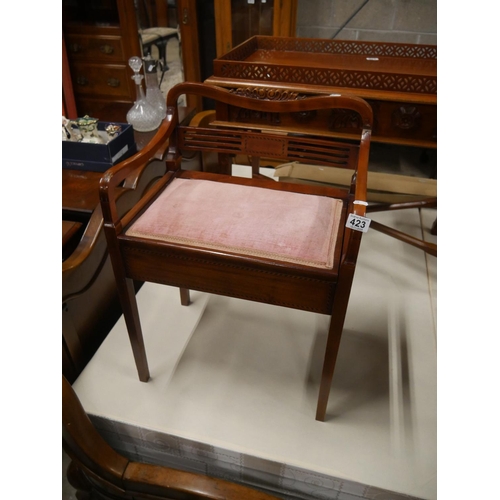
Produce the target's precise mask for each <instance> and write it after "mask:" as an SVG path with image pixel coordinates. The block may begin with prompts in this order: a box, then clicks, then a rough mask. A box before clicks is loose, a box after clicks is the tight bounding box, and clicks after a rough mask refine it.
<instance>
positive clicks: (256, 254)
mask: <svg viewBox="0 0 500 500" xmlns="http://www.w3.org/2000/svg"><path fill="white" fill-rule="evenodd" d="M189 93H194V94H198V95H200V96H202V97H206V98H210V99H214V100H215V101H216V102H219V101H220V102H223V103H225V104H227V105H228V106H230V107H234V108H235V109H245V110H248V113H249V114H250V115H260V116H267V118H268V121H267V125H266V126H265V127H264V126H261V127H259V128H258V130H257V129H254V130H252V129H244V128H239V127H233V126H231V124H229V125H226V126H222V125H220V126H217V127H209V128H204V127H183V126H179V123H178V111H177V107H176V103H177V99H178V97H179V96H180V95H183V94H189ZM267 97H268V96H250V97H247V96H241V95H238V94H237V93H234V92H230V91H228V90H225V89H219V88H216V87H214V86H212V85H204V84H195V83H184V84H179V85H177V86H175V87H174V88H173V89H171V90H170V92H169V94H168V97H167V107H168V111H167V119H166V121H165V123H164V124H163V125H162V127H161V128H160V131H159V132H158V134H166V135H168V136H169V138H170V140H169V148H168V151H167V155H166V163H167V170H168V172H167V173H166V174H165V176H163V178H162V179H161V181H159V182H158V183H157V184H156V185H155V187H154V188H153V189H152V190H151V191H150V192H149V193H148V195H147V196H145V197H144V198H143V199H141V201H140V202H139V203H138V204H137V205H136V206H135V207H134V208H133V209H131V210H130V212H129V213H128V214H127V215H126V216H125V217H122V216H120V214H119V213H118V210H117V207H116V205H115V201H114V200H115V191H116V188H117V187H118V186H119V185H120V183H121V182H122V181H123V179H126V178H127V176H129V175H131V173H132V172H134V169H136V168H137V166H138V164H137V162H136V161H135V160H134V159H133V158H132V159H129V160H125V161H124V162H122V163H121V164H120V165H119V166H116V167H113V168H111V169H110V170H108V171H107V172H106V174H105V175H104V177H103V178H102V180H101V188H100V198H101V206H102V211H103V216H104V221H105V231H106V237H107V241H108V248H109V251H110V255H111V261H112V264H113V270H114V273H115V277H116V282H117V288H118V290H119V294H120V300H121V303H122V309H123V312H124V317H125V321H126V325H127V328H128V332H129V337H130V341H131V345H132V350H133V353H134V358H135V362H136V365H137V370H138V373H139V378H140V380H141V381H144V382H146V381H147V380H148V379H149V368H148V364H147V359H146V349H145V345H144V341H143V336H142V331H141V326H140V321H139V313H138V310H137V303H136V299H135V294H134V293H133V286H132V283H133V280H134V279H137V280H141V281H151V282H156V283H163V284H167V285H172V286H176V287H179V288H180V289H181V290H182V293H181V300H182V303H183V304H184V305H187V304H188V302H189V295H188V290H189V289H196V290H201V291H205V292H210V293H216V294H221V295H227V296H232V297H239V298H243V299H248V300H254V301H258V302H265V303H269V304H276V305H282V306H286V307H291V308H295V309H302V310H307V311H312V312H317V313H322V314H328V315H331V324H330V330H329V334H328V343H327V347H326V353H325V359H324V365H323V374H322V379H321V384H320V395H319V398H318V408H317V414H316V418H317V419H318V420H324V418H325V414H326V406H327V402H328V396H329V392H330V386H331V382H332V377H333V371H334V367H335V360H336V357H337V352H338V348H339V344H340V338H341V334H342V328H343V323H344V318H345V313H346V309H347V303H348V299H349V293H350V288H351V285H352V279H353V275H354V270H355V265H356V258H357V254H358V250H359V245H360V241H361V233H360V232H359V231H354V230H352V229H350V228H348V227H346V221H347V216H348V214H351V213H352V214H357V215H358V216H363V215H364V214H365V203H366V178H367V165H368V155H369V145H370V129H371V121H372V111H371V108H370V107H369V106H368V104H367V103H366V102H365V101H363V100H362V99H360V98H357V97H345V96H321V97H312V98H305V99H297V98H294V96H288V99H286V100H285V99H282V100H277V99H275V100H270V99H268V98H267ZM338 109H348V110H351V111H353V112H356V113H358V114H359V116H360V120H361V123H362V124H363V130H362V132H361V134H360V135H359V137H358V138H357V140H354V139H352V138H350V139H349V140H343V139H340V138H337V137H336V136H335V134H333V135H332V133H330V131H329V127H328V125H329V123H330V121H331V117H332V114H334V113H335V112H336V111H337V110H338ZM310 113H313V114H314V115H315V117H316V121H317V124H318V126H317V127H313V126H311V125H310V124H308V125H307V126H304V123H303V122H302V125H301V127H298V125H297V123H301V120H302V119H303V117H304V116H305V117H307V116H309V114H310ZM293 121H295V122H296V125H295V127H293V126H290V125H289V123H290V122H293ZM297 121H298V122H297ZM182 151H188V152H189V151H202V152H203V151H214V152H218V153H223V154H224V158H228V155H236V154H244V155H248V156H251V157H252V162H251V164H252V166H253V167H254V168H255V169H256V168H257V167H258V161H257V160H258V158H259V157H261V156H263V155H265V156H269V157H277V158H281V157H282V156H285V157H288V158H289V159H292V160H293V159H296V160H301V159H302V160H303V161H310V160H311V159H312V158H314V160H315V161H316V162H318V163H320V164H322V165H326V166H329V165H330V166H332V165H335V166H341V167H344V168H349V169H352V170H353V179H352V183H351V186H350V188H348V189H345V190H343V189H334V188H327V187H317V186H305V185H298V184H287V183H279V182H275V181H273V180H269V179H266V180H263V179H260V178H254V179H241V178H235V177H231V176H228V175H220V174H210V173H204V172H188V171H183V170H182V169H181V168H180V164H181V152H182ZM227 200H229V201H227ZM252 200H253V201H252ZM255 200H257V201H255ZM225 204H227V206H226V205H225ZM193 210H194V216H190V213H191V212H192V211H193ZM196 210H199V212H196ZM155 218H156V219H155ZM274 221H275V222H274ZM285 221H286V223H285ZM166 227H168V229H165V228H166ZM191 230H192V231H193V232H192V233H189V231H191ZM185 231H188V233H189V234H188V233H186V232H185ZM218 233H220V234H218ZM277 235H279V237H278V236H277ZM299 242H300V243H299Z"/></svg>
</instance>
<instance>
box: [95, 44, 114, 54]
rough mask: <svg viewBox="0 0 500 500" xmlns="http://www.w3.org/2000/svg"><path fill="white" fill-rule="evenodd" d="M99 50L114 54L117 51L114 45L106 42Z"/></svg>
mask: <svg viewBox="0 0 500 500" xmlns="http://www.w3.org/2000/svg"><path fill="white" fill-rule="evenodd" d="M99 50H100V51H101V52H102V53H103V54H112V53H113V52H114V51H115V49H114V47H112V46H111V45H108V44H106V45H101V46H100V47H99Z"/></svg>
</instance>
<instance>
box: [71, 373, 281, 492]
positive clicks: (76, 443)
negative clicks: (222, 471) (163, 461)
mask: <svg viewBox="0 0 500 500" xmlns="http://www.w3.org/2000/svg"><path fill="white" fill-rule="evenodd" d="M62 437H63V449H64V450H65V451H66V453H67V454H68V455H69V457H70V458H71V459H72V461H71V463H70V465H69V467H68V471H67V476H68V480H69V482H70V484H71V485H72V486H73V487H74V488H75V489H76V490H77V498H78V499H79V500H92V499H95V500H97V499H99V500H118V499H124V500H125V499H126V500H130V499H135V500H155V499H157V500H158V499H177V500H182V499H184V500H195V499H200V500H201V499H203V500H278V499H277V498H276V497H274V496H271V495H268V494H266V493H262V492H260V491H258V490H255V489H253V488H249V487H247V486H243V485H239V484H235V483H230V482H229V481H225V480H223V479H217V478H212V477H209V476H203V475H201V474H194V473H191V472H183V471H180V470H176V469H171V468H170V467H164V466H159V465H152V464H146V463H141V462H135V461H133V460H129V459H128V458H126V457H125V456H123V455H121V454H119V453H117V452H116V451H115V450H114V449H113V448H111V447H110V446H109V445H108V444H107V443H106V441H104V439H103V438H102V437H101V435H100V434H99V433H98V432H97V430H96V429H95V427H94V426H93V424H92V422H91V421H90V419H89V417H88V416H87V414H86V413H85V410H84V409H83V407H82V405H81V403H80V401H79V400H78V397H77V395H76V394H75V392H74V390H73V388H72V387H71V385H70V384H69V382H68V381H67V380H66V379H65V378H64V377H63V379H62Z"/></svg>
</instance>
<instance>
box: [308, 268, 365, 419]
mask: <svg viewBox="0 0 500 500" xmlns="http://www.w3.org/2000/svg"><path fill="white" fill-rule="evenodd" d="M354 265H355V263H351V264H348V265H346V266H344V267H343V269H342V270H341V272H340V279H339V282H338V285H337V291H336V297H335V300H334V305H333V309H332V318H331V320H330V328H329V330H328V340H327V342H326V349H325V360H324V362H323V372H322V374H321V382H320V386H319V396H318V406H317V409H316V420H319V421H321V422H324V421H325V416H326V407H327V405H328V397H329V396H330V389H331V386H332V380H333V372H334V371H335V363H336V361H337V354H338V352H339V347H340V339H341V337H342V330H343V329H344V320H345V316H346V313H347V305H348V303H349V295H350V293H351V286H352V280H353V277H354Z"/></svg>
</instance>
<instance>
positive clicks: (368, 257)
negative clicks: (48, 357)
mask: <svg viewBox="0 0 500 500" xmlns="http://www.w3.org/2000/svg"><path fill="white" fill-rule="evenodd" d="M435 216H436V211H435V210H425V211H422V214H420V212H419V211H418V210H405V211H399V212H387V213H383V212H381V213H378V214H373V218H374V219H376V220H378V221H380V222H382V223H385V224H388V225H391V226H393V227H395V228H398V229H401V230H404V231H406V232H408V233H410V234H413V235H416V236H420V237H421V236H422V227H424V233H426V238H428V239H431V240H432V236H430V235H429V234H428V228H430V226H431V224H432V221H433V220H434V217H435ZM191 296H192V299H193V303H192V304H191V305H190V306H189V307H182V306H181V305H180V301H179V294H178V290H176V289H174V288H171V287H166V286H161V285H154V284H145V285H144V286H143V288H142V289H141V290H140V292H139V294H138V302H139V311H140V315H141V320H142V325H143V331H144V336H145V342H146V348H147V352H148V359H149V364H150V371H151V375H152V379H151V380H150V381H149V382H148V383H147V384H145V383H141V382H139V380H138V378H137V373H136V369H135V365H134V362H133V358H132V352H131V349H130V346H129V342H128V337H127V333H126V329H125V325H124V322H123V320H122V319H120V321H119V322H118V323H117V324H116V326H115V327H114V329H113V330H112V331H111V333H110V335H109V336H108V337H107V339H106V340H105V342H104V343H103V345H102V346H101V348H100V349H99V351H98V352H97V353H96V355H95V356H94V358H93V359H92V360H91V362H90V363H89V364H88V366H87V367H86V369H85V370H84V372H83V373H82V375H81V376H80V377H79V378H78V380H77V381H76V382H75V384H74V388H75V390H76V392H77V394H78V396H79V397H80V399H81V401H82V404H83V406H84V408H85V409H86V410H87V412H89V413H90V414H91V415H92V417H93V420H94V421H95V423H96V425H97V426H98V427H99V429H100V431H101V432H102V433H103V435H104V436H105V438H106V439H107V440H108V441H110V443H111V444H112V445H113V446H114V447H115V448H117V449H118V450H121V451H122V452H123V453H125V454H128V455H129V456H131V457H134V458H141V459H142V460H146V461H153V462H156V463H164V464H166V465H170V466H174V467H178V468H185V469H188V470H195V471H202V472H205V473H207V474H211V475H215V476H219V477H226V478H230V479H232V480H235V481H239V482H243V483H246V484H250V485H258V486H260V487H262V488H265V489H267V490H268V491H271V492H274V493H275V494H277V495H279V496H281V497H283V498H287V499H288V498H290V499H291V498H302V499H309V498H319V499H340V500H354V499H356V500H359V499H360V498H366V499H379V500H381V499H384V500H389V499H400V498H407V497H406V496H405V495H408V496H410V497H416V498H420V499H426V500H427V499H429V500H430V499H434V498H436V495H437V493H436V326H435V325H436V259H435V258H434V257H430V256H426V255H425V254H424V253H423V252H422V251H420V250H417V249H415V248H413V247H411V246H409V245H406V244H404V243H401V242H398V241H397V240H395V239H393V238H390V237H388V236H385V235H383V234H381V233H378V232H376V231H374V230H370V231H368V233H367V234H366V235H364V237H363V242H362V247H361V252H360V257H359V262H358V267H357V271H356V276H355V280H354V285H353V290H352V294H351V300H350V305H349V310H348V314H347V319H346V324H345V331H344V335H343V339H342V343H341V347H340V352H339V359H338V363H337V368H336V372H335V375H334V380H333V386H332V390H331V395H330V402H329V406H328V412H327V421H326V422H325V423H320V422H317V421H315V419H314V415H315V407H316V397H317V391H318V379H319V370H320V367H321V363H322V352H323V349H324V343H325V336H326V330H327V326H328V318H327V317H326V316H322V315H317V314H313V313H307V312H301V311H294V310H291V309H285V308H280V307H273V306H268V305H262V304H257V303H251V302H247V301H243V300H236V299H228V298H224V297H219V296H215V295H208V294H204V293H199V292H191Z"/></svg>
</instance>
